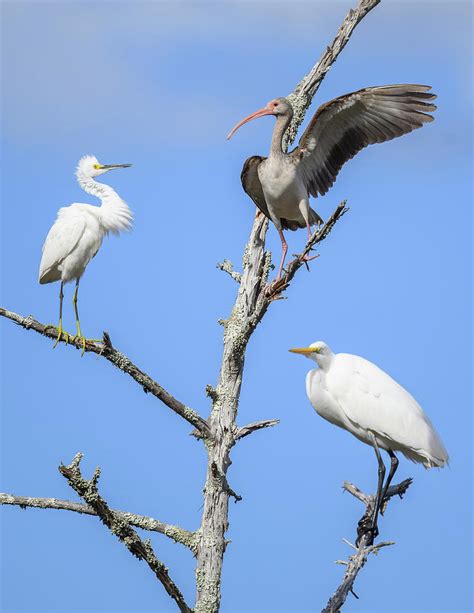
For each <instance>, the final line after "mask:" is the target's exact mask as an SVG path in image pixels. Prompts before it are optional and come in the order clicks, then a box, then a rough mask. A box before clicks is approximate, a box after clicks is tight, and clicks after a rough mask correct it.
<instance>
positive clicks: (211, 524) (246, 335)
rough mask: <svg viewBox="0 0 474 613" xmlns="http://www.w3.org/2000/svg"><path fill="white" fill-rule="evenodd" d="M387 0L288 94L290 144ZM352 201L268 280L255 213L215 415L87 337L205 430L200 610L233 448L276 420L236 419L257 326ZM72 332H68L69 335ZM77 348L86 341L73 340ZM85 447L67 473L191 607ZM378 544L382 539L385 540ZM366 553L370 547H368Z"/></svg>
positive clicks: (216, 596) (52, 333)
mask: <svg viewBox="0 0 474 613" xmlns="http://www.w3.org/2000/svg"><path fill="white" fill-rule="evenodd" d="M379 1H380V0H359V2H358V6H357V8H356V9H354V10H350V11H349V13H348V15H347V16H346V18H345V20H344V22H343V23H342V25H341V27H340V28H339V31H338V33H337V35H336V37H335V39H334V41H333V42H332V44H331V45H330V46H329V47H328V48H327V50H326V51H325V53H324V54H323V55H322V57H321V59H320V61H319V62H318V63H317V64H316V65H315V66H314V67H313V69H312V70H311V71H310V73H309V74H308V75H307V76H306V77H305V78H304V79H303V81H302V82H301V83H300V84H299V85H298V86H297V87H296V89H295V90H294V92H293V93H292V94H290V95H289V96H288V99H289V101H290V103H291V104H292V106H293V109H294V116H293V120H292V123H291V126H290V129H289V131H288V133H287V135H286V144H285V147H286V146H287V145H288V144H289V143H291V142H293V140H294V138H295V136H296V132H297V129H298V127H299V126H300V125H301V122H302V121H303V119H304V115H305V113H306V110H307V109H308V107H309V105H310V104H311V100H312V97H313V96H314V94H315V93H316V91H317V89H318V87H319V85H320V83H321V82H322V80H323V78H324V76H325V74H326V73H327V71H328V70H329V68H330V66H331V65H332V64H333V63H334V62H335V61H336V59H337V57H338V55H339V53H340V52H341V51H342V49H343V48H344V46H345V45H346V44H347V41H348V40H349V38H350V36H351V34H352V32H353V30H354V28H355V27H356V26H357V24H358V23H359V22H360V21H361V20H362V19H363V17H364V16H365V15H366V14H367V13H368V12H369V11H370V10H371V9H372V8H373V7H374V6H376V5H377V4H378V3H379ZM346 210H347V209H346V207H345V203H342V204H341V205H339V207H338V208H337V209H336V211H335V212H334V213H333V215H332V216H331V217H330V219H329V220H328V221H327V222H326V224H324V226H323V227H322V228H320V229H318V230H317V231H316V232H315V233H314V234H313V236H312V238H311V240H310V241H309V242H308V244H307V245H306V247H305V250H304V251H303V253H302V254H301V255H300V256H298V258H297V259H296V260H294V261H293V262H290V264H289V265H288V269H287V271H286V272H285V275H284V277H283V279H282V281H281V282H280V283H279V284H272V285H270V286H268V285H267V281H268V275H269V272H270V269H271V266H272V264H271V254H270V253H269V252H267V251H265V236H266V232H267V229H268V220H267V219H266V218H265V217H264V216H262V215H258V214H257V215H256V217H255V221H254V223H253V227H252V230H251V233H250V237H249V240H248V243H247V245H246V248H245V251H244V256H243V269H242V273H241V274H240V273H236V272H235V271H234V270H233V267H232V265H231V264H230V262H226V261H225V260H224V262H223V264H222V265H220V266H219V267H220V268H221V269H222V270H224V271H225V272H227V273H228V274H229V275H230V276H231V277H232V278H233V279H234V280H236V281H238V282H239V287H238V291H237V296H236V300H235V303H234V306H233V308H232V312H231V314H230V316H229V317H228V319H226V320H221V321H220V323H221V324H222V325H223V327H224V348H223V356H222V363H221V368H220V373H219V378H218V383H217V385H216V386H215V388H213V387H211V386H208V388H207V394H208V396H209V397H210V399H211V401H212V410H211V414H210V416H209V419H208V420H207V421H206V420H204V419H203V418H202V417H201V416H200V415H199V414H198V413H197V412H196V411H193V410H192V409H190V408H189V407H187V406H186V405H184V404H183V403H181V402H179V401H178V400H176V399H175V398H174V397H173V396H171V394H169V393H168V392H167V391H166V390H164V389H163V388H162V387H161V386H160V385H159V384H158V383H156V382H155V381H153V380H152V379H151V378H150V377H149V376H148V375H146V374H145V373H143V372H142V371H141V370H139V369H138V368H137V367H136V366H135V365H134V364H133V363H132V362H131V361H130V360H129V359H128V358H127V357H126V356H124V355H123V354H121V353H119V352H118V351H116V350H115V349H114V348H113V346H112V344H111V342H110V339H109V337H108V335H107V334H106V333H104V341H103V344H101V343H94V342H87V343H86V347H85V349H86V351H90V352H93V353H96V354H97V355H101V356H103V357H104V358H105V359H107V360H109V361H110V362H112V363H113V364H114V365H115V366H117V367H118V368H120V369H121V370H122V371H123V372H126V373H127V374H129V375H130V376H131V377H132V378H133V379H134V380H135V381H136V382H137V383H139V384H140V385H142V386H143V389H144V390H145V391H146V392H150V393H152V394H153V395H154V396H156V397H157V398H158V399H160V400H161V401H162V402H163V403H164V404H166V405H167V406H168V407H169V408H171V409H172V410H173V411H174V412H176V413H177V414H179V415H180V416H181V417H183V418H184V419H186V421H188V422H189V423H190V424H192V425H193V426H194V427H195V428H196V436H198V438H202V439H203V441H204V443H205V448H206V450H207V454H208V462H207V474H206V482H205V486H204V509H203V515H202V521H201V525H200V528H199V530H197V532H196V533H194V535H195V548H194V549H193V551H195V553H196V557H197V568H196V606H195V612H196V613H217V612H218V611H219V607H220V599H221V573H222V562H223V556H224V552H225V548H226V546H227V541H226V538H225V533H226V531H227V529H228V516H229V508H228V507H229V496H234V497H235V498H236V499H238V498H239V496H237V495H236V494H235V492H233V490H232V489H231V488H230V486H229V483H228V481H227V473H228V469H229V466H230V465H231V460H230V451H231V449H232V447H233V446H234V445H235V443H236V441H237V440H238V439H240V438H243V437H244V436H247V435H248V434H250V433H251V432H254V431H255V430H257V429H261V428H264V427H269V426H271V425H274V423H276V421H277V420H263V421H260V422H255V423H253V424H248V425H247V426H244V427H243V428H239V427H238V426H237V423H236V418H237V409H238V404H239V398H240V389H241V384H242V377H243V371H244V363H245V352H246V348H247V345H248V342H249V340H250V338H251V336H252V333H253V331H254V330H255V328H256V327H257V325H258V324H259V323H260V321H261V320H262V318H263V316H264V315H265V313H266V311H267V309H268V307H269V306H270V304H272V303H273V302H274V301H275V300H276V299H277V298H279V297H281V294H282V292H283V291H285V290H286V288H287V287H288V285H289V283H290V281H291V280H292V279H293V277H294V275H295V274H296V272H297V270H299V268H300V267H301V265H302V264H303V255H305V254H307V253H309V251H310V250H311V248H312V247H314V246H315V245H316V244H318V243H319V242H321V241H322V240H324V239H325V238H326V236H327V235H328V234H329V232H330V231H331V229H332V228H333V227H334V225H335V223H336V222H337V220H338V219H340V217H341V216H342V215H343V214H344V213H345V211H346ZM0 315H2V316H3V317H6V318H8V319H11V320H12V321H14V322H15V323H17V324H18V325H21V326H23V327H24V328H26V329H33V330H35V331H36V332H38V333H40V334H43V335H45V336H47V337H49V338H51V339H55V338H56V335H57V331H56V330H55V329H54V328H53V327H48V326H45V325H43V324H41V323H39V322H37V321H36V320H34V319H33V318H31V317H27V318H25V317H22V316H20V315H17V314H16V313H12V312H10V311H7V310H6V309H0ZM65 340H66V338H65V337H64V336H63V338H62V339H61V341H62V342H65ZM72 344H73V345H74V346H75V347H76V348H81V349H82V345H81V344H80V343H79V342H78V341H75V340H74V339H73V340H72ZM80 459H81V456H80V455H78V456H76V458H75V459H74V460H73V462H72V463H71V465H70V466H67V467H66V466H61V467H60V471H61V473H62V474H63V475H64V476H65V477H66V478H67V479H68V481H69V483H70V485H71V486H72V487H73V489H75V491H76V492H77V493H78V494H79V495H80V496H81V497H82V498H83V499H84V501H85V502H86V503H87V504H88V505H90V506H91V507H92V508H93V509H94V510H95V511H96V513H97V514H98V515H99V517H100V518H101V519H102V521H103V522H104V523H105V524H106V525H107V526H108V527H109V529H110V530H111V531H112V532H113V533H114V534H116V535H117V536H118V538H120V539H121V540H122V541H123V542H124V543H125V544H126V546H127V547H128V548H129V550H130V551H131V552H132V553H133V554H134V555H136V556H137V557H139V558H140V559H144V560H145V561H146V562H147V564H148V565H149V566H150V568H151V569H152V570H153V572H154V573H155V575H156V576H157V578H158V579H159V580H160V581H161V582H162V583H163V585H164V586H165V589H166V590H167V592H168V594H170V596H171V597H172V598H173V599H174V600H175V602H176V603H177V604H178V606H179V608H180V610H181V611H186V612H189V611H190V609H189V607H188V606H187V605H186V603H185V602H184V599H183V597H182V595H181V593H180V591H179V589H178V588H177V586H176V585H175V584H174V583H173V582H172V580H171V579H170V577H169V575H168V573H167V570H166V568H165V567H164V566H163V564H162V563H161V562H160V561H159V560H157V558H156V556H155V554H154V553H153V550H152V549H151V546H150V545H149V544H148V543H144V542H143V541H141V539H140V538H139V537H138V535H137V534H136V532H135V531H134V530H133V529H132V528H131V526H130V522H129V521H127V520H126V519H125V518H123V517H121V516H120V515H119V514H118V513H114V512H113V511H111V510H110V509H109V508H108V506H107V504H106V502H105V501H104V500H103V499H102V498H101V497H100V495H99V493H98V491H97V479H98V477H99V473H98V472H97V471H96V473H95V475H94V477H93V478H92V479H91V480H90V481H86V480H84V479H83V477H82V475H81V473H80V470H79V462H80ZM380 546H381V545H379V546H378V547H380ZM366 553H367V552H366Z"/></svg>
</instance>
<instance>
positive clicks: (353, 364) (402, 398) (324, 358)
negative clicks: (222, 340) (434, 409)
mask: <svg viewBox="0 0 474 613" xmlns="http://www.w3.org/2000/svg"><path fill="white" fill-rule="evenodd" d="M290 351H292V352H293V353H300V354H302V355H304V356H306V357H307V358H310V359H311V360H313V361H315V362H316V363H317V365H318V366H319V368H315V369H313V370H310V371H309V372H308V374H307V375H306V393H307V395H308V398H309V401H310V402H311V404H312V405H313V407H314V409H315V410H316V412H317V413H318V414H319V415H321V417H324V419H327V420H328V421H330V422H331V423H332V424H334V425H336V426H339V427H340V428H344V429H345V430H347V431H348V432H350V433H351V434H353V435H354V436H355V437H357V438H358V439H359V440H360V441H362V442H363V443H367V445H371V446H372V447H373V448H374V450H375V454H376V456H377V460H378V464H379V471H378V487H377V496H376V501H375V506H374V514H373V517H372V524H371V526H370V527H368V528H367V529H366V531H368V532H371V536H369V540H371V542H372V541H373V539H374V538H375V536H377V534H378V530H377V516H378V512H379V510H380V507H381V505H382V502H383V500H384V497H385V494H386V492H387V489H388V487H389V485H390V482H391V481H392V479H393V476H394V474H395V471H396V470H397V467H398V459H397V457H396V455H395V452H396V451H400V452H401V453H403V455H404V456H406V457H407V458H408V459H409V460H412V461H413V462H420V463H422V464H423V466H424V467H425V468H432V467H434V466H436V467H439V468H442V467H443V466H445V465H446V464H447V462H448V452H447V451H446V448H445V447H444V445H443V443H442V441H441V439H440V438H439V436H438V434H437V433H436V430H435V429H434V427H433V425H432V424H431V422H430V420H429V419H428V417H427V416H426V415H425V414H424V412H423V409H422V408H421V407H420V405H419V404H418V403H417V402H416V400H415V399H414V398H413V396H411V394H409V393H408V392H407V391H406V390H405V389H404V388H403V387H402V386H401V385H399V384H398V383H397V382H396V381H395V380H394V379H392V378H391V377H390V376H389V375H388V374H387V373H386V372H384V371H383V370H381V369H380V368H379V367H378V366H376V365H375V364H372V362H369V361H368V360H366V359H364V358H361V357H359V356H357V355H351V354H349V353H338V354H334V353H333V352H332V351H331V349H330V348H329V347H328V346H327V345H326V343H323V342H322V341H318V342H316V343H313V344H312V345H309V347H303V348H296V349H290ZM379 449H385V451H387V453H388V454H389V456H390V459H391V465H390V471H389V474H388V477H387V480H386V482H385V484H384V478H385V465H384V463H383V460H382V457H381V455H380V451H379ZM360 536H361V534H359V538H360Z"/></svg>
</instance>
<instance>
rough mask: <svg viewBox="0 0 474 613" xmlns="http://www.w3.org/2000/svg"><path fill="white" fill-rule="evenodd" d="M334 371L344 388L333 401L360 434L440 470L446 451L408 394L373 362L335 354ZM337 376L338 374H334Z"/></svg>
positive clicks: (446, 456) (341, 387) (446, 458)
mask: <svg viewBox="0 0 474 613" xmlns="http://www.w3.org/2000/svg"><path fill="white" fill-rule="evenodd" d="M335 365H336V368H337V369H340V373H341V376H340V379H341V380H344V382H345V385H344V386H338V387H339V391H338V394H337V396H336V400H337V402H338V403H339V406H340V407H341V409H342V410H343V412H344V414H345V415H346V416H347V418H348V419H349V420H350V421H351V422H352V423H353V424H355V425H356V426H358V427H359V428H361V429H362V430H365V431H367V430H370V431H372V432H374V433H376V434H380V435H381V436H382V437H383V438H385V439H388V440H390V441H393V442H395V443H397V445H396V447H398V448H399V449H400V450H401V451H402V452H404V448H405V449H406V450H407V451H408V453H407V456H408V457H410V453H409V452H410V450H413V451H415V452H417V453H419V454H420V455H424V456H425V457H426V459H427V463H426V464H425V465H435V466H442V465H444V463H446V462H447V460H448V454H447V451H446V449H445V447H444V445H443V443H442V441H441V439H440V438H439V436H438V434H437V432H436V430H435V428H434V426H433V425H432V423H431V422H430V420H429V419H428V417H427V416H426V415H425V413H424V411H423V409H422V408H421V407H420V405H419V404H418V403H417V401H416V400H415V399H414V398H413V396H412V395H411V394H409V392H407V390H405V389H404V388H403V387H402V386H401V385H399V384H398V383H397V382H396V381H395V380H394V379H392V377H390V376H389V375H388V374H387V373H386V372H384V371H383V370H381V369H380V368H379V367H378V366H376V365H375V364H372V362H369V361H368V360H365V359H364V358H361V357H359V356H354V355H350V354H338V355H337V356H336V364H335ZM334 374H335V376H337V370H336V371H335V373H334Z"/></svg>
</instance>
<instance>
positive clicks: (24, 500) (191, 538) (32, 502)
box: [0, 493, 196, 552]
mask: <svg viewBox="0 0 474 613" xmlns="http://www.w3.org/2000/svg"><path fill="white" fill-rule="evenodd" d="M0 505H10V506H17V507H20V508H22V509H26V508H31V509H57V510H59V511H72V512H73V513H80V514H81V515H95V516H96V515H97V511H95V510H94V509H93V508H92V507H91V506H90V505H88V504H82V503H81V502H73V501H72V500H59V499H58V498H35V497H32V496H16V495H14V494H5V493H0ZM112 513H114V515H116V516H117V517H120V518H121V519H123V520H124V521H126V522H127V523H128V524H130V526H135V527H136V528H141V529H142V530H149V531H150V532H158V533H159V534H164V535H165V536H167V537H168V538H170V539H171V540H173V541H174V542H175V543H180V544H181V545H185V546H186V547H188V548H189V549H190V550H191V551H193V552H194V549H195V545H194V543H195V537H196V535H195V533H194V532H190V531H189V530H185V529H184V528H180V527H179V526H175V525H173V524H165V523H163V522H162V521H159V520H158V519H154V518H153V517H146V516H145V515H137V514H135V513H129V512H127V511H118V510H117V509H112Z"/></svg>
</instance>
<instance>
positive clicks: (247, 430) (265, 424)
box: [235, 419, 280, 441]
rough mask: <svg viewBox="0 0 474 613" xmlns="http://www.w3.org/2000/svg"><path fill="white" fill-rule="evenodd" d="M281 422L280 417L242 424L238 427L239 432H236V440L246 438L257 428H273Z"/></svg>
mask: <svg viewBox="0 0 474 613" xmlns="http://www.w3.org/2000/svg"><path fill="white" fill-rule="evenodd" d="M279 423H280V420H279V419H262V421H255V422H253V423H251V424H247V425H246V426H242V427H241V428H238V429H237V432H236V434H235V440H236V441H238V440H239V439H241V438H244V437H245V436H248V435H249V434H252V432H255V431H256V430H262V428H271V427H272V426H276V425H277V424H279Z"/></svg>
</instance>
